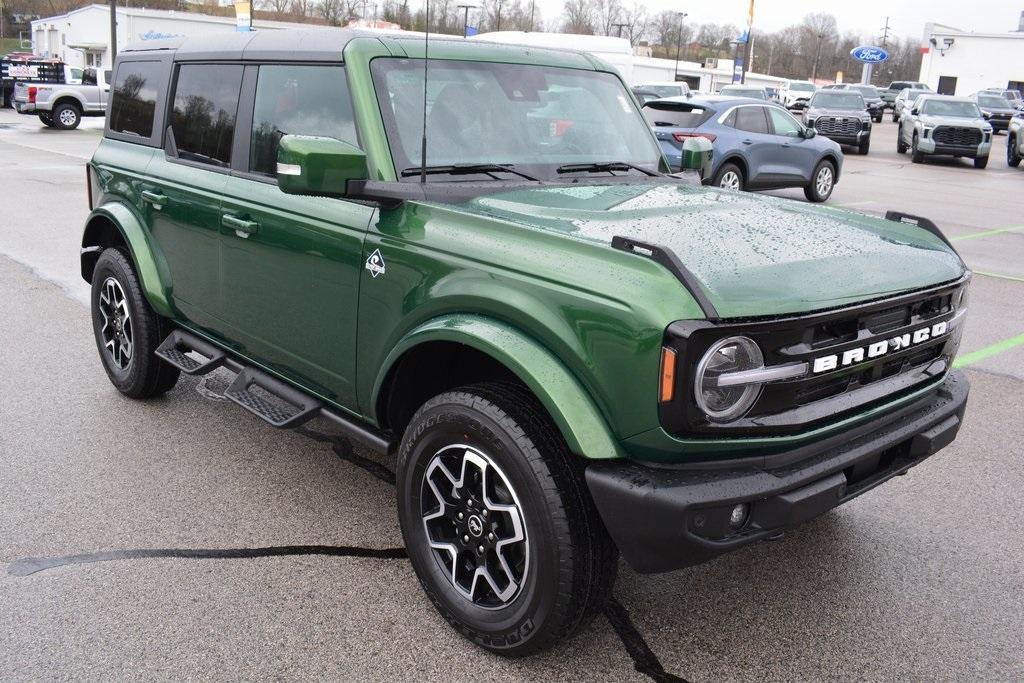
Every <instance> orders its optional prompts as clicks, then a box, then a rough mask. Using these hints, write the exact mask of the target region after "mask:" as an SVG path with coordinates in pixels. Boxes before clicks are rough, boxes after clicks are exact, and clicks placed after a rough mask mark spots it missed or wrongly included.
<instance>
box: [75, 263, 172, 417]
mask: <svg viewBox="0 0 1024 683" xmlns="http://www.w3.org/2000/svg"><path fill="white" fill-rule="evenodd" d="M111 280H113V281H114V282H116V287H114V286H113V285H111V284H110V281H111ZM117 288H120V290H119V291H120V295H121V297H123V299H122V300H123V301H124V303H125V306H126V307H127V312H128V322H127V323H120V324H117V325H116V329H117V330H118V331H120V332H122V333H123V334H124V335H125V338H127V339H129V340H130V342H131V349H130V352H129V353H128V354H127V357H125V354H123V353H121V351H122V350H123V349H124V348H126V345H124V344H122V343H119V342H120V339H119V338H113V339H108V338H107V337H109V336H110V335H111V329H112V328H111V327H110V326H108V325H107V324H106V323H105V317H106V318H108V319H109V318H110V316H109V315H107V314H105V313H104V310H107V311H109V309H110V305H111V304H110V303H109V302H111V301H116V299H117V296H116V293H117V291H118V289H117ZM112 292H113V293H114V294H113V295H112ZM104 297H106V301H107V302H108V303H104ZM91 304H92V305H91V308H92V328H93V335H94V336H95V338H96V348H97V350H98V351H99V354H100V360H101V361H102V362H103V369H104V370H106V372H107V377H109V378H110V382H111V384H113V385H114V386H115V387H116V388H117V390H118V391H120V392H121V393H122V394H124V395H125V396H128V397H131V398H150V397H152V396H159V395H160V394H163V393H164V392H166V391H168V390H169V389H171V388H172V387H173V386H174V385H175V383H177V381H178V375H179V372H178V370H177V369H176V368H174V367H172V366H171V365H168V364H167V363H165V362H163V361H162V360H160V359H159V358H157V357H156V356H155V355H154V353H153V352H154V351H156V348H157V346H159V345H160V342H161V341H163V339H164V338H165V337H166V336H167V335H168V334H170V332H171V324H170V323H169V322H168V321H167V320H166V319H165V318H162V317H160V316H159V315H157V314H156V313H155V312H154V311H153V309H152V308H151V307H150V305H149V302H148V301H146V297H145V295H143V293H142V287H141V286H140V285H139V279H138V277H137V276H136V274H135V269H134V268H133V267H132V263H131V260H130V259H129V257H128V255H127V253H125V252H124V251H122V250H121V249H116V248H109V249H106V250H104V251H103V253H102V254H100V257H99V259H98V260H97V261H96V268H95V269H94V270H93V274H92V296H91ZM122 310H123V309H122ZM111 324H113V323H111ZM105 335H106V336H105ZM108 344H110V345H111V346H109V347H108ZM115 346H116V347H117V350H115V349H114V347H115Z"/></svg>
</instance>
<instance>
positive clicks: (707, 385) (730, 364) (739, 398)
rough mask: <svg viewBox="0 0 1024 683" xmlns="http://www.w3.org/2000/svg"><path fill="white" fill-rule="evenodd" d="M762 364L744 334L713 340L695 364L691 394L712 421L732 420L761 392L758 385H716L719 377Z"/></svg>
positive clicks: (760, 354) (757, 367)
mask: <svg viewBox="0 0 1024 683" xmlns="http://www.w3.org/2000/svg"><path fill="white" fill-rule="evenodd" d="M763 367H764V356H763V355H762V353H761V349H760V348H759V347H758V346H757V344H756V343H755V342H754V341H753V340H752V339H748V338H747V337H729V338H728V339H722V340H720V341H718V342H716V343H715V344H714V345H712V347H711V348H710V349H708V351H707V353H705V354H704V357H703V358H701V359H700V363H699V364H698V365H697V376H696V379H695V380H694V394H695V396H696V399H697V406H698V407H699V408H700V409H701V410H703V411H704V414H705V415H707V417H708V419H709V420H711V421H712V422H731V421H732V420H735V419H736V418H738V417H741V416H742V415H743V414H744V413H746V412H747V410H749V409H750V406H752V405H754V401H756V400H757V397H758V395H759V394H760V393H761V385H760V384H740V385H735V386H725V387H722V386H719V385H718V378H719V377H720V376H722V375H724V374H726V373H730V372H743V371H745V370H757V369H759V368H763Z"/></svg>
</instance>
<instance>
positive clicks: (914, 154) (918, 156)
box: [910, 133, 924, 164]
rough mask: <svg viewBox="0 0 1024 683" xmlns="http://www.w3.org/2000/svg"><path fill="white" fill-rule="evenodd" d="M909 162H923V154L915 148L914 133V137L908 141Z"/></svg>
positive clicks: (915, 137)
mask: <svg viewBox="0 0 1024 683" xmlns="http://www.w3.org/2000/svg"><path fill="white" fill-rule="evenodd" d="M910 160H911V161H912V162H914V163H915V164H920V163H921V162H922V161H924V154H923V153H922V152H921V150H919V149H918V148H917V133H914V137H913V138H911V140H910Z"/></svg>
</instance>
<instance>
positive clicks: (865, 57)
mask: <svg viewBox="0 0 1024 683" xmlns="http://www.w3.org/2000/svg"><path fill="white" fill-rule="evenodd" d="M850 56H851V57H853V58H854V59H856V60H857V61H858V62H864V63H865V64H879V63H880V62H884V61H885V60H887V59H889V53H888V52H886V51H885V50H884V49H882V48H880V47H875V46H874V45H861V46H860V47H855V48H853V49H852V50H850Z"/></svg>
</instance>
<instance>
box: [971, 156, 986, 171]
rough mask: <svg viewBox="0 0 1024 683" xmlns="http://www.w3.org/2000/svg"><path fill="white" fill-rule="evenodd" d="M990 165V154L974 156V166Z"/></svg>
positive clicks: (983, 166)
mask: <svg viewBox="0 0 1024 683" xmlns="http://www.w3.org/2000/svg"><path fill="white" fill-rule="evenodd" d="M986 166H988V155H987V154H986V155H985V156H983V157H974V168H985V167H986Z"/></svg>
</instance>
